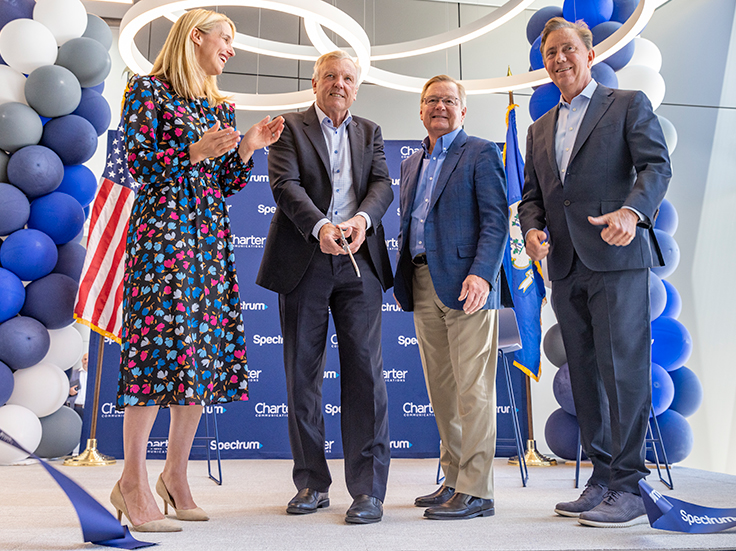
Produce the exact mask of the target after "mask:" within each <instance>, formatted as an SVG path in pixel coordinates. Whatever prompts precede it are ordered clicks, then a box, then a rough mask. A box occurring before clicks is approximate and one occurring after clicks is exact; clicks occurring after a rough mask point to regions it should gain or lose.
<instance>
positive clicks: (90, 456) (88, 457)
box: [64, 335, 117, 467]
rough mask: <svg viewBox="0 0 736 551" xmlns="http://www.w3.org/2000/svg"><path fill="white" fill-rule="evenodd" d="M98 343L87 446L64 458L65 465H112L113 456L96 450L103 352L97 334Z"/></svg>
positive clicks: (113, 461) (102, 340) (102, 337)
mask: <svg viewBox="0 0 736 551" xmlns="http://www.w3.org/2000/svg"><path fill="white" fill-rule="evenodd" d="M99 337H100V344H99V347H98V348H97V371H96V373H95V395H94V400H93V401H92V426H91V428H90V431H89V439H88V440H87V447H86V448H85V449H84V451H83V452H81V453H80V454H79V455H75V456H74V457H70V458H68V459H66V460H64V466H66V467H102V466H105V465H114V464H115V463H116V462H117V461H116V460H115V458H113V457H110V456H107V455H103V454H102V453H100V452H99V451H98V450H97V438H96V436H97V409H98V407H99V405H100V384H101V383H102V358H103V355H104V353H105V337H104V336H102V335H99Z"/></svg>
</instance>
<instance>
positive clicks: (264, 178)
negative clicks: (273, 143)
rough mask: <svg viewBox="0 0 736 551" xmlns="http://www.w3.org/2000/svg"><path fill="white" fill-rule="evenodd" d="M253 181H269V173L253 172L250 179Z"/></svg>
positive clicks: (249, 181)
mask: <svg viewBox="0 0 736 551" xmlns="http://www.w3.org/2000/svg"><path fill="white" fill-rule="evenodd" d="M266 155H268V151H266ZM251 182H256V183H257V182H266V183H268V174H252V175H251V177H250V179H249V180H248V183H249V184H250V183H251Z"/></svg>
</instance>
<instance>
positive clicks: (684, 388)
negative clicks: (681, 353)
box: [670, 365, 703, 417]
mask: <svg viewBox="0 0 736 551" xmlns="http://www.w3.org/2000/svg"><path fill="white" fill-rule="evenodd" d="M670 377H671V378H672V383H673V384H674V386H675V398H674V400H672V404H671V405H670V409H672V410H674V411H676V412H677V413H679V414H680V415H682V416H683V417H690V416H691V415H692V414H693V413H695V412H696V411H698V408H699V407H700V404H702V403H703V385H702V384H701V383H700V379H698V376H697V375H696V374H695V373H693V371H692V370H691V369H690V368H688V367H686V366H684V365H683V366H682V367H681V368H680V369H675V370H674V371H673V372H672V373H670Z"/></svg>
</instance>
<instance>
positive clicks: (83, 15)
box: [33, 0, 87, 46]
mask: <svg viewBox="0 0 736 551" xmlns="http://www.w3.org/2000/svg"><path fill="white" fill-rule="evenodd" d="M33 19H34V20H36V21H38V22H39V23H43V24H44V25H45V26H46V27H47V28H48V29H49V30H50V31H51V33H52V34H53V35H54V38H55V39H56V43H57V44H58V45H59V46H61V45H62V44H64V42H66V41H67V40H71V39H72V38H79V37H80V36H82V35H83V34H84V31H85V29H86V28H87V10H86V9H85V7H84V5H83V4H82V2H80V1H79V0H36V5H35V6H34V8H33Z"/></svg>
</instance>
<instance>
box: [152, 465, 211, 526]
mask: <svg viewBox="0 0 736 551" xmlns="http://www.w3.org/2000/svg"><path fill="white" fill-rule="evenodd" d="M156 493H157V494H158V495H160V496H161V499H163V500H164V514H165V515H167V514H169V505H171V508H172V509H173V510H174V512H176V518H178V519H179V520H195V521H203V520H210V517H208V516H207V513H205V512H204V511H203V510H202V508H201V507H195V508H194V509H177V508H176V503H174V498H173V497H171V494H170V493H169V490H168V488H166V484H164V479H163V477H162V475H159V476H158V480H157V481H156Z"/></svg>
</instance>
